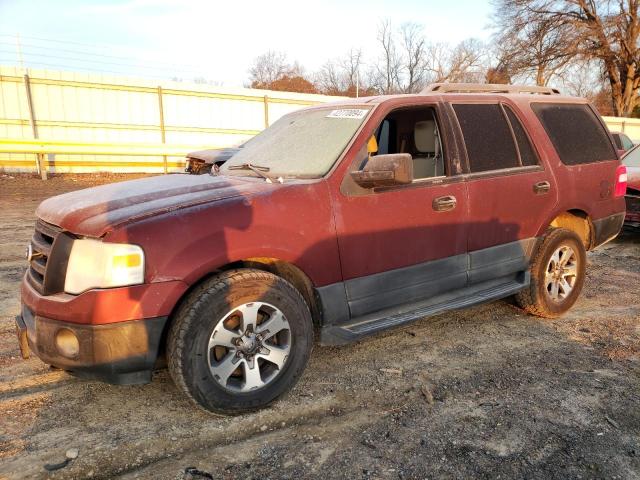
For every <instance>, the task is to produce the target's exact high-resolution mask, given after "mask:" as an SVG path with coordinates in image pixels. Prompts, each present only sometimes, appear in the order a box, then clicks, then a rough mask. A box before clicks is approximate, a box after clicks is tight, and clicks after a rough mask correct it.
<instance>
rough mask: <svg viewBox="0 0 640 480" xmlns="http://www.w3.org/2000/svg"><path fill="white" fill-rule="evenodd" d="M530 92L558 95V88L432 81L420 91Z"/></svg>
mask: <svg viewBox="0 0 640 480" xmlns="http://www.w3.org/2000/svg"><path fill="white" fill-rule="evenodd" d="M430 92H438V93H532V94H534V93H535V94H539V95H560V90H558V89H557V88H551V87H537V86H528V85H502V84H495V83H432V84H431V85H429V86H427V87H425V88H424V89H423V90H422V91H421V92H420V93H430Z"/></svg>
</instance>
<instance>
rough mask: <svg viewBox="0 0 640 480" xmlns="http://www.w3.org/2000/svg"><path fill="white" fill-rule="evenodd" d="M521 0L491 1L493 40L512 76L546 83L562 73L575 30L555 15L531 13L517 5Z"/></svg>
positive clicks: (543, 84)
mask: <svg viewBox="0 0 640 480" xmlns="http://www.w3.org/2000/svg"><path fill="white" fill-rule="evenodd" d="M519 2H520V0H497V1H496V2H495V3H494V5H495V7H496V11H497V13H496V14H495V15H494V22H495V28H496V29H497V30H498V33H497V34H496V35H495V36H494V42H495V46H496V50H497V51H498V54H499V57H500V58H501V60H502V61H503V63H504V64H507V65H509V69H510V73H511V75H512V76H516V77H522V78H524V79H529V78H530V79H532V80H534V81H535V83H536V85H540V86H547V85H548V84H549V82H550V81H551V80H552V79H554V78H556V77H558V76H560V75H562V72H563V71H564V69H565V68H566V67H567V66H568V65H569V64H570V62H571V61H572V60H573V59H574V57H575V55H574V52H572V51H571V49H569V48H567V46H568V45H571V44H572V43H574V42H575V38H573V37H574V32H573V31H572V30H571V29H567V28H566V27H565V25H564V23H563V22H562V21H559V20H558V19H555V18H543V17H532V15H530V14H528V13H527V11H526V10H524V9H522V8H517V7H516V4H517V3H519Z"/></svg>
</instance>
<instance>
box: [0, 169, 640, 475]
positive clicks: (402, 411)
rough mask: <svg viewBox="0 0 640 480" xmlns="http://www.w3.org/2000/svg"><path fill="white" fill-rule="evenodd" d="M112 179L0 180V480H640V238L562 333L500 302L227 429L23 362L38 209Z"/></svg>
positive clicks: (595, 272)
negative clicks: (28, 251) (20, 336)
mask: <svg viewBox="0 0 640 480" xmlns="http://www.w3.org/2000/svg"><path fill="white" fill-rule="evenodd" d="M119 178H120V177H117V176H106V177H105V176H77V177H73V176H65V177H54V178H53V179H51V180H49V181H47V182H41V181H40V180H37V179H34V178H28V177H16V178H9V177H8V176H7V177H3V178H0V222H1V224H2V226H3V228H2V230H1V231H0V245H1V246H2V248H1V249H0V419H1V420H0V478H8V479H18V478H60V479H63V478H114V477H121V478H178V479H181V478H206V476H202V475H200V474H198V473H197V472H196V471H195V470H190V472H192V473H185V471H187V469H188V468H189V467H194V468H195V469H196V470H198V471H200V472H201V473H202V474H204V473H209V474H210V475H211V476H212V477H213V478H389V479H391V478H393V479H396V478H464V477H466V478H498V477H503V478H505V477H506V478H514V477H518V478H545V479H547V478H558V479H560V478H562V479H564V478H624V479H628V478H631V479H633V478H640V473H639V472H640V409H639V408H638V405H639V404H640V298H639V297H638V292H637V285H638V284H639V282H640V234H638V233H634V232H625V233H623V234H622V235H621V236H620V237H619V238H618V239H616V240H615V241H614V242H612V243H609V244H607V245H605V246H604V247H602V248H601V249H599V250H596V251H594V252H590V253H589V254H588V262H589V267H588V269H587V277H586V284H585V289H584V291H583V294H582V295H581V297H580V298H579V300H578V302H577V303H576V305H575V307H574V308H573V309H572V310H571V311H570V312H568V313H567V314H566V315H565V316H564V317H562V318H560V319H557V320H542V319H539V318H535V317H531V316H528V315H526V314H524V313H523V312H522V311H521V310H519V309H518V308H516V307H515V306H513V305H511V304H510V303H509V302H505V301H502V302H495V303H491V304H487V305H482V306H479V307H474V308H472V309H469V310H465V311H457V312H452V313H451V312H450V313H446V314H442V315H438V316H435V317H431V318H428V319H425V320H421V321H419V322H417V323H415V324H413V325H410V326H408V327H404V328H401V329H398V330H394V331H391V332H388V333H385V334H382V335H378V336H375V337H372V338H369V339H367V340H365V341H362V342H360V343H358V344H356V345H351V346H346V347H325V348H316V349H315V350H314V352H313V354H312V356H311V360H310V366H309V367H310V368H307V370H306V371H305V373H304V375H303V376H302V379H301V381H300V382H299V383H298V384H297V385H296V387H295V388H294V389H293V390H292V391H291V392H290V393H289V394H288V395H286V396H285V397H283V398H282V399H281V400H279V401H277V402H276V403H275V404H273V406H271V407H269V408H268V409H265V410H262V411H259V412H257V413H251V414H245V415H242V416H237V417H229V418H222V417H218V416H214V415H212V414H208V413H205V412H203V411H201V410H197V409H194V408H193V407H192V404H191V403H190V402H189V401H188V400H187V399H185V398H184V396H183V395H181V393H180V392H179V391H178V390H177V389H176V387H175V386H174V384H173V383H172V382H171V380H170V378H169V376H168V374H167V372H166V371H160V372H157V373H156V374H154V379H153V382H152V383H151V384H148V385H143V386H112V385H107V384H103V383H98V382H92V381H87V380H80V379H77V378H73V377H71V376H69V375H67V374H66V373H64V372H62V371H58V370H49V368H48V367H47V366H46V365H44V364H43V363H42V362H40V361H39V360H38V359H37V358H32V359H30V360H27V361H23V360H22V359H21V358H20V357H19V352H18V349H17V342H16V338H15V331H14V324H13V317H14V316H15V315H16V314H17V313H18V310H19V294H18V290H19V284H20V279H21V277H22V275H23V273H24V270H25V267H26V263H25V260H24V248H25V245H26V244H27V243H28V241H29V238H30V237H31V235H32V232H33V224H34V222H35V217H34V213H33V212H34V210H35V207H36V206H37V204H38V203H39V202H40V201H42V200H43V199H44V198H47V197H49V196H52V195H55V194H58V193H63V192H66V191H71V190H75V189H78V188H81V187H85V186H91V185H97V184H101V183H107V182H111V181H114V180H117V179H119ZM70 449H78V456H77V458H75V459H72V460H70V461H69V462H68V464H67V465H66V466H65V467H62V468H60V469H59V470H56V471H54V472H51V473H48V472H47V471H46V470H45V469H44V465H45V464H56V463H60V462H62V461H63V460H64V459H65V452H67V450H70ZM198 475H200V476H198Z"/></svg>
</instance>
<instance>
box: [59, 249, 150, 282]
mask: <svg viewBox="0 0 640 480" xmlns="http://www.w3.org/2000/svg"><path fill="white" fill-rule="evenodd" d="M143 282H144V252H143V251H142V248H140V247H139V246H137V245H127V244H124V243H103V242H101V241H99V240H90V239H84V240H74V241H73V246H72V247H71V254H70V255H69V263H68V265H67V276H66V278H65V282H64V291H65V292H67V293H72V294H78V293H82V292H84V291H85V290H89V289H90V288H109V287H123V286H126V285H136V284H139V283H143Z"/></svg>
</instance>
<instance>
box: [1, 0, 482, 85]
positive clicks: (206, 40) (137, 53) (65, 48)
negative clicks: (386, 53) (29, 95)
mask: <svg viewBox="0 0 640 480" xmlns="http://www.w3.org/2000/svg"><path fill="white" fill-rule="evenodd" d="M489 13H490V4H489V0H486V1H482V0H454V1H446V2H443V1H442V0H421V1H419V0H394V1H379V0H369V1H363V0H341V1H338V0H329V1H323V2H305V1H303V0H297V1H294V0H285V1H272V2H265V1H246V0H245V1H242V0H236V1H225V2H216V1H204V0H202V1H198V0H187V1H179V0H172V1H171V0H121V1H116V0H67V1H63V0H0V64H3V65H7V64H10V65H14V64H16V63H17V62H18V55H17V53H16V50H17V47H16V44H17V40H16V34H18V33H19V34H20V44H21V50H22V53H23V60H24V62H25V63H26V64H27V66H29V65H30V66H32V67H38V68H49V69H55V68H56V67H60V69H67V70H69V69H78V70H79V69H84V70H88V71H105V72H112V73H122V74H129V75H136V76H148V77H165V78H166V77H171V76H174V75H176V76H179V77H180V78H183V79H184V80H191V79H192V78H194V77H206V78H207V79H209V80H213V81H217V82H220V83H222V84H223V85H226V86H240V85H242V84H244V83H245V82H246V80H247V76H248V74H247V70H248V68H249V65H250V64H251V61H252V59H253V58H254V57H255V56H257V55H259V54H260V53H263V52H264V51H266V50H268V49H273V50H281V51H284V52H286V53H287V55H288V58H289V60H291V61H293V60H298V61H299V62H300V63H301V64H302V65H303V66H305V67H306V68H307V69H308V70H310V71H313V70H315V69H317V68H318V67H319V66H320V65H322V64H323V63H324V62H325V61H327V60H328V59H330V58H333V57H337V56H341V55H343V54H344V53H345V52H347V51H348V50H349V48H351V47H356V48H362V50H363V52H364V53H365V56H367V57H368V58H369V59H372V57H373V55H374V53H375V51H376V49H377V45H376V29H377V25H378V23H379V21H380V20H381V19H383V18H389V19H390V20H391V22H392V24H393V25H395V26H399V25H400V24H401V23H403V22H408V21H411V22H418V23H421V24H423V25H424V27H425V34H426V36H427V37H428V38H429V39H430V40H432V41H441V42H450V43H452V44H453V43H457V42H459V41H460V40H463V39H465V38H469V37H475V38H479V39H483V40H484V39H487V38H488V37H489V35H490V32H489V31H488V30H487V25H488V23H489ZM72 42H73V43H72ZM95 45H101V46H100V47H96V46H95ZM62 67H65V68H62Z"/></svg>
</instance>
